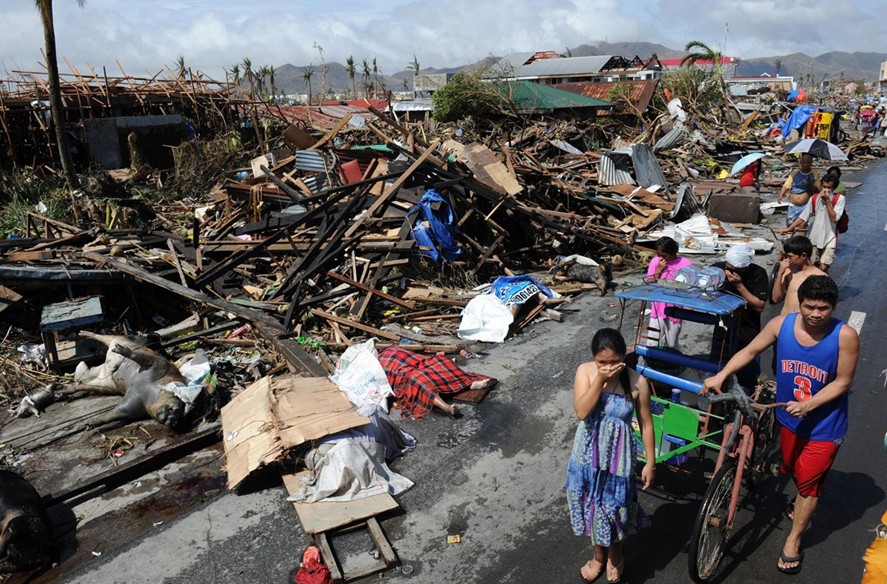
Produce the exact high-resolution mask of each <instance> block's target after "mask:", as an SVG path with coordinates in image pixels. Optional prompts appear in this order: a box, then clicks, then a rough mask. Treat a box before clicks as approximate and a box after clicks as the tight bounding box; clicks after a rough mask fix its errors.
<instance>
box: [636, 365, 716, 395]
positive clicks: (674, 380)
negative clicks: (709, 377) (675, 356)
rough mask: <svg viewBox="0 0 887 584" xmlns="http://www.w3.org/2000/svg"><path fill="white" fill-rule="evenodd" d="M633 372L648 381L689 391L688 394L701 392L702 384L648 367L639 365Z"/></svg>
mask: <svg viewBox="0 0 887 584" xmlns="http://www.w3.org/2000/svg"><path fill="white" fill-rule="evenodd" d="M635 370H636V371H637V372H638V373H639V374H640V375H643V376H644V377H646V378H648V379H652V380H653V381H658V382H660V383H664V384H666V385H669V386H671V387H676V388H678V389H681V390H683V391H689V392H690V393H696V394H698V393H699V392H701V391H702V384H701V383H699V382H696V381H690V380H689V379H684V378H682V377H677V376H675V375H669V374H668V373H663V372H662V371H657V370H656V369H651V368H650V367H647V366H646V365H641V364H640V363H639V364H638V365H637V367H636V368H635Z"/></svg>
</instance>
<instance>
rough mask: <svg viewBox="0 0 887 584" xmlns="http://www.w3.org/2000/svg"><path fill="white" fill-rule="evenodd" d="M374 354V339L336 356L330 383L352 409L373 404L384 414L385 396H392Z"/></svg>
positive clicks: (389, 386)
mask: <svg viewBox="0 0 887 584" xmlns="http://www.w3.org/2000/svg"><path fill="white" fill-rule="evenodd" d="M376 355H378V352H377V351H376V339H370V340H368V341H366V342H364V343H360V344H359V345H354V346H351V347H348V348H347V349H346V350H345V352H344V353H342V356H341V357H339V361H338V362H337V363H336V371H335V372H334V373H333V374H332V375H330V380H331V381H332V382H333V383H335V384H336V385H338V386H339V389H341V390H342V391H343V392H345V395H347V396H348V401H350V402H351V403H352V404H354V406H355V407H358V408H359V407H361V406H363V405H366V404H375V405H377V406H379V407H381V408H382V409H384V410H385V411H386V412H387V411H388V396H389V395H394V390H392V389H391V385H390V384H389V383H388V377H387V376H386V375H385V370H384V369H382V365H381V364H380V363H379V359H377V358H376Z"/></svg>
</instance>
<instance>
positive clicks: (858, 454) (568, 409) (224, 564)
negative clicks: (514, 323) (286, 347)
mask: <svg viewBox="0 0 887 584" xmlns="http://www.w3.org/2000/svg"><path fill="white" fill-rule="evenodd" d="M845 179H846V180H853V181H860V182H864V183H865V184H864V186H863V187H861V188H859V189H856V190H854V191H853V192H852V193H851V195H850V196H849V203H848V209H849V212H850V215H851V218H852V220H851V227H850V231H849V232H848V233H847V234H845V235H844V236H842V240H841V246H840V251H839V254H838V259H837V262H836V264H835V266H834V272H833V275H834V277H835V279H836V280H837V281H838V282H839V285H840V287H841V295H842V301H841V304H840V306H839V309H838V315H839V316H840V317H842V318H849V316H850V314H851V313H852V312H853V311H855V312H858V313H865V321H864V326H863V329H862V359H861V362H860V366H859V369H858V374H857V379H856V383H855V386H854V389H853V395H852V398H851V409H852V411H851V422H850V428H851V429H850V434H849V436H848V439H847V442H846V444H845V446H844V447H843V448H842V450H841V453H840V455H839V456H838V460H837V463H836V464H835V467H834V471H833V473H832V474H831V475H830V478H829V480H828V483H827V485H826V491H825V494H824V496H823V499H822V505H821V508H820V510H819V511H818V512H817V515H816V517H815V519H814V522H813V526H812V527H811V529H810V530H809V532H808V533H807V534H806V536H805V546H806V550H807V557H806V561H805V566H804V570H803V572H802V573H801V574H800V575H798V576H796V577H794V578H793V579H791V581H792V582H842V583H843V582H858V581H859V578H860V575H861V573H862V567H863V563H862V560H861V557H862V554H863V552H864V550H865V548H866V546H867V544H868V543H869V541H870V540H871V538H872V529H873V528H874V526H875V525H877V523H878V522H879V517H880V514H881V513H882V512H883V510H884V505H885V504H884V495H885V487H887V480H885V479H887V475H885V472H884V469H885V466H884V463H885V454H884V449H883V446H882V444H883V435H884V431H885V429H887V424H885V416H884V413H883V412H884V409H883V395H884V392H885V389H884V380H883V378H881V379H879V374H880V372H881V370H882V369H884V368H885V367H887V363H885V362H884V361H885V359H883V358H882V357H881V355H882V351H881V347H884V346H887V338H885V333H884V331H883V326H882V323H883V322H885V313H887V304H885V302H884V300H883V290H885V289H887V277H885V271H884V270H883V268H882V265H883V260H882V254H883V253H884V250H885V245H884V244H885V239H887V233H885V223H887V209H885V207H884V205H883V203H882V200H883V198H884V196H885V188H884V187H883V185H885V184H887V162H879V163H876V164H874V165H872V166H871V168H870V169H868V170H865V171H862V172H859V173H857V174H855V175H853V174H851V173H848V174H847V175H846V176H845ZM776 219H777V220H779V219H781V216H777V217H776ZM766 260H767V258H764V257H761V256H759V257H758V262H759V263H761V264H762V265H763V263H764V262H765V261H766ZM566 312H567V319H566V321H565V322H564V323H555V322H546V323H540V324H537V325H534V326H533V327H532V329H531V330H530V331H528V332H526V333H524V334H523V335H521V336H520V337H518V338H516V339H514V340H511V341H509V342H508V343H507V344H505V345H503V346H499V347H493V348H491V349H489V350H488V351H487V352H486V353H485V354H482V355H480V356H479V358H478V359H476V360H473V361H471V362H470V366H469V368H470V369H472V370H476V371H479V372H483V373H485V374H488V375H494V376H496V377H498V378H499V379H501V380H502V383H501V385H500V387H499V388H497V389H496V390H495V391H494V392H493V393H491V394H490V396H488V398H487V399H486V400H485V401H484V402H483V403H482V404H480V405H478V406H474V407H471V406H468V407H466V408H465V415H464V417H463V418H462V419H460V420H451V419H449V418H446V417H444V416H437V415H434V416H432V417H430V418H428V419H426V420H423V421H421V422H412V421H404V422H402V426H403V428H404V429H406V430H407V431H409V432H411V433H413V434H414V435H415V436H416V437H417V438H418V439H419V447H418V448H417V449H416V450H415V451H414V452H411V453H408V454H407V455H406V456H405V457H404V458H403V459H401V460H400V461H398V462H397V463H395V465H394V468H395V469H396V470H397V471H398V472H400V473H402V474H404V475H406V476H407V477H409V478H411V479H413V480H414V481H415V482H416V486H415V487H414V488H413V489H411V490H410V491H408V492H407V493H405V494H404V495H403V496H402V497H401V498H400V502H401V505H402V507H403V512H402V513H401V514H399V515H395V516H394V517H390V518H387V519H385V520H384V521H383V522H382V525H383V528H384V529H385V530H386V532H387V533H388V535H389V537H390V539H391V540H392V541H393V544H394V547H395V548H396V551H397V552H398V554H399V556H400V557H401V559H402V560H403V562H404V563H407V564H410V565H411V566H413V567H414V569H415V571H414V573H413V574H412V576H410V577H407V576H403V575H401V574H399V573H398V572H395V571H394V570H391V571H389V572H387V573H385V575H384V578H385V579H386V580H387V579H391V580H399V581H404V582H406V581H412V582H417V583H419V582H421V583H428V584H438V583H440V584H443V583H449V582H461V583H478V584H488V583H490V584H492V583H498V582H516V583H524V582H526V583H540V584H547V583H560V582H578V581H580V580H579V577H578V569H579V566H581V565H582V563H583V562H584V561H585V560H586V559H587V558H588V554H589V551H588V548H587V545H586V544H587V541H586V540H585V539H583V538H579V537H576V536H574V535H572V532H571V531H570V528H569V523H568V519H567V514H566V508H565V500H564V495H563V476H564V469H565V466H566V460H567V457H568V454H569V449H570V445H571V441H572V435H573V432H574V430H575V426H576V420H575V416H574V415H573V413H572V377H573V372H574V371H575V368H576V365H577V364H578V363H580V362H581V361H583V360H585V359H587V358H588V353H589V343H590V339H591V335H592V334H593V332H594V331H595V330H596V329H598V328H600V327H601V326H613V325H614V324H616V322H617V321H616V320H615V319H616V318H617V316H618V308H617V307H616V306H615V304H614V299H613V298H612V296H608V297H605V298H599V297H596V296H593V295H588V296H586V297H583V298H580V299H579V300H577V301H576V302H574V303H573V304H572V305H570V306H569V307H567V309H566ZM858 318H859V316H858V315H857V319H858ZM630 329H631V324H630V321H626V326H625V327H624V330H626V331H627V330H630ZM704 470H705V469H704V468H702V467H694V468H693V469H682V470H675V471H669V470H666V469H665V468H661V469H660V470H659V472H658V474H657V479H656V483H655V486H654V488H653V489H651V491H650V492H647V493H643V494H642V495H641V502H642V504H643V505H644V506H645V508H646V509H647V510H648V512H649V514H650V515H651V516H652V520H653V525H652V527H650V528H649V529H647V530H645V531H643V532H641V533H640V534H639V535H638V536H637V537H636V538H634V539H633V540H631V541H630V542H629V544H628V546H627V549H626V565H627V571H626V580H627V581H628V582H654V581H655V582H657V583H661V584H670V583H679V582H680V583H683V582H687V581H688V577H687V552H686V542H687V540H688V538H689V535H690V530H691V526H692V523H693V518H694V516H695V513H696V511H697V508H698V504H699V499H700V495H701V494H702V493H703V492H704V489H705V485H706V482H705V479H704V477H703V472H704ZM254 489H255V490H254V491H253V492H252V493H250V494H245V495H240V496H238V495H234V494H227V493H226V494H224V495H221V496H219V497H217V498H214V499H213V500H211V501H208V502H206V503H205V504H203V505H201V506H199V507H197V508H196V509H194V510H193V511H191V512H190V513H188V514H187V515H186V516H184V517H181V518H179V519H177V520H175V521H167V522H165V523H164V524H163V525H161V526H158V527H157V529H156V530H155V531H154V532H152V533H151V534H150V536H148V537H144V538H142V539H140V540H138V541H136V542H134V543H131V544H129V545H127V546H124V547H123V548H122V549H118V550H116V551H114V552H113V553H106V554H104V555H103V556H102V557H101V558H97V559H96V561H95V562H94V563H93V564H92V565H90V566H88V567H87V569H84V570H82V571H80V572H79V573H76V574H72V575H70V576H66V577H65V578H63V581H66V582H94V583H102V584H105V583H112V582H121V583H124V582H125V583H127V584H134V583H137V582H151V583H157V582H167V583H170V584H173V583H175V584H178V583H186V582H187V583H189V584H200V583H219V584H223V583H224V584H227V583H232V584H235V583H236V584H240V583H245V582H262V583H272V582H281V583H283V582H286V581H291V579H289V572H290V570H291V569H292V567H293V566H294V565H295V564H296V563H297V558H298V556H299V555H300V553H301V551H302V549H303V548H304V546H305V545H307V543H308V542H307V540H306V538H305V537H304V535H302V532H301V528H300V527H299V525H298V522H297V520H296V517H295V515H294V512H293V510H292V507H291V506H290V504H288V503H287V502H286V501H285V500H284V498H285V494H284V491H283V488H282V486H280V485H277V484H274V483H273V481H272V482H271V483H268V484H263V483H261V482H258V483H257V484H256V485H255V486H254ZM784 489H785V493H783V490H784ZM790 494H793V493H792V487H791V486H788V487H787V488H786V485H785V481H784V480H781V479H777V478H770V479H766V480H765V481H763V482H762V483H761V485H760V487H759V489H758V490H757V491H756V492H755V494H754V495H753V496H751V497H750V498H749V500H748V501H746V504H745V506H744V508H743V510H742V511H741V512H740V515H739V518H738V519H737V525H738V528H737V530H736V533H735V535H734V538H733V540H732V541H731V543H730V552H729V555H728V556H727V557H726V558H725V560H724V562H723V571H722V573H721V575H720V576H719V577H718V578H717V579H716V582H774V581H780V580H781V579H782V578H783V577H782V576H781V575H780V574H779V573H778V572H777V571H776V568H775V564H776V559H777V556H778V554H779V551H780V548H781V545H782V541H783V540H784V537H785V535H786V533H787V529H788V522H787V520H785V519H782V515H781V511H782V508H783V507H784V505H785V502H786V501H787V499H788V496H789V495H790ZM75 512H76V509H75ZM456 533H458V534H460V535H461V536H462V543H459V544H451V545H448V544H447V543H446V536H447V535H448V534H456ZM334 545H335V546H336V547H337V549H339V551H340V553H341V555H342V556H343V557H344V560H345V562H346V567H349V568H358V567H360V566H361V565H365V564H366V563H367V562H369V561H370V560H371V558H370V556H369V555H368V554H367V550H368V549H369V548H370V543H369V540H368V539H365V538H363V536H361V535H360V534H352V535H347V536H343V537H342V538H339V539H336V540H335V543H334ZM369 581H373V582H375V581H377V579H376V578H375V577H374V578H370V579H367V582H369ZM787 581H788V580H787Z"/></svg>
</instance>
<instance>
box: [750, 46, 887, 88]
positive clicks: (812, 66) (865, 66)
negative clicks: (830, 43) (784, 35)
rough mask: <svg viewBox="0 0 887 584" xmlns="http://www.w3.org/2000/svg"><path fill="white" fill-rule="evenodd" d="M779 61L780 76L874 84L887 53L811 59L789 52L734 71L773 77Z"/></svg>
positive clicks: (837, 54)
mask: <svg viewBox="0 0 887 584" xmlns="http://www.w3.org/2000/svg"><path fill="white" fill-rule="evenodd" d="M777 60H781V63H780V68H779V74H780V75H792V76H794V77H800V76H801V75H805V76H806V75H810V74H811V71H812V74H813V76H814V79H816V80H817V81H819V80H821V79H822V78H823V77H824V76H825V75H826V74H827V75H828V78H829V79H839V78H843V79H846V80H848V81H851V80H853V81H862V80H865V81H876V80H877V79H878V75H879V73H880V69H881V63H883V62H884V61H887V53H845V52H840V51H833V52H830V53H823V54H821V55H819V56H818V57H811V56H810V55H806V54H804V53H792V54H790V55H782V56H776V57H766V58H761V59H748V60H745V61H742V62H741V63H740V64H739V66H738V67H737V68H736V74H737V75H741V76H746V75H748V76H757V75H761V74H762V73H768V74H770V75H774V74H775V73H776V61H777Z"/></svg>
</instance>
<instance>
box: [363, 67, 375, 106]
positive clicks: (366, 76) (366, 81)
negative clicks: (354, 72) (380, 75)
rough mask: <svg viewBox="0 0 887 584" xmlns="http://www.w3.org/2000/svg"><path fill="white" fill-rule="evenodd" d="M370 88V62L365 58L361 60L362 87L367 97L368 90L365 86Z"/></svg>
mask: <svg viewBox="0 0 887 584" xmlns="http://www.w3.org/2000/svg"><path fill="white" fill-rule="evenodd" d="M368 87H369V88H370V89H372V87H373V86H372V85H370V64H369V62H367V60H366V59H364V60H363V88H364V91H365V93H366V95H365V97H369V90H367V88H368Z"/></svg>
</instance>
